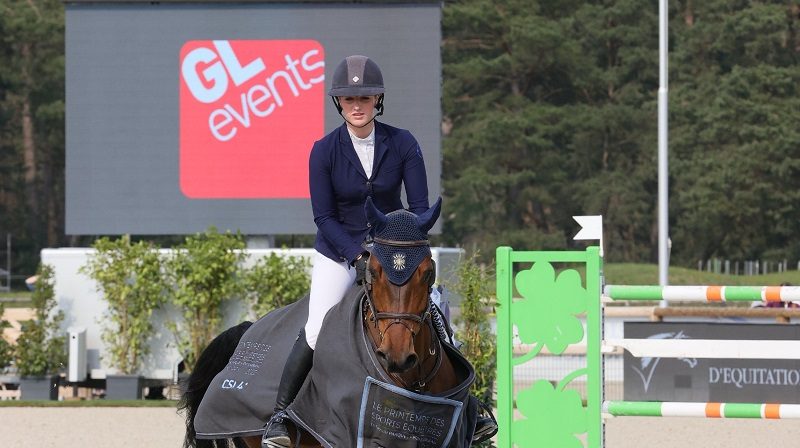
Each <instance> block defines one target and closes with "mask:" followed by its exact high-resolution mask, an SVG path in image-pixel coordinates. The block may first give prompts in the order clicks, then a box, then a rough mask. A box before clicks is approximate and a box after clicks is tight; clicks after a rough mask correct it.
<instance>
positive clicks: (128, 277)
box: [81, 235, 165, 375]
mask: <svg viewBox="0 0 800 448" xmlns="http://www.w3.org/2000/svg"><path fill="white" fill-rule="evenodd" d="M92 247H93V248H94V249H95V250H96V251H97V252H96V253H95V254H94V255H92V256H91V257H90V258H89V261H88V262H87V264H86V265H85V266H82V267H81V272H83V273H86V274H87V275H89V277H91V278H92V279H94V280H95V281H96V282H97V289H98V291H99V292H100V293H101V294H102V295H103V299H104V300H105V301H106V303H107V304H108V308H107V310H106V312H105V313H104V315H103V319H102V320H101V326H102V333H101V337H102V338H103V341H104V342H105V343H106V344H108V345H107V349H108V350H107V351H108V353H109V356H110V358H111V359H110V360H109V361H110V363H111V365H112V366H114V367H116V368H117V369H118V370H119V372H120V373H122V374H124V375H129V374H134V373H138V372H139V370H140V369H141V367H142V362H143V359H144V357H145V356H146V355H147V354H148V353H149V351H150V347H149V344H148V342H149V340H150V337H151V335H152V334H153V324H152V322H151V319H152V317H153V312H154V311H156V310H157V309H159V308H160V307H161V306H162V305H163V304H164V301H165V295H164V281H163V279H162V275H161V260H160V256H159V253H158V248H157V247H155V246H154V245H153V244H152V243H148V242H144V241H139V242H138V243H136V244H131V239H130V236H128V235H125V236H123V237H121V238H119V239H117V240H114V241H112V240H110V239H108V238H105V237H104V238H101V239H99V240H97V241H95V243H94V244H93V245H92Z"/></svg>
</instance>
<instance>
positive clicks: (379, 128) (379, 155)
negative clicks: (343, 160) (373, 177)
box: [339, 121, 389, 179]
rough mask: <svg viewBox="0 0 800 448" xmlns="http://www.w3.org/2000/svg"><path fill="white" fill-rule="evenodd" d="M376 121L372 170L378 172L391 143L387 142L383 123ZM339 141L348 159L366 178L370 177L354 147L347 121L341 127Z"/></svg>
mask: <svg viewBox="0 0 800 448" xmlns="http://www.w3.org/2000/svg"><path fill="white" fill-rule="evenodd" d="M374 123H375V159H374V160H373V161H372V172H373V173H377V172H378V167H380V165H381V162H382V161H383V158H384V156H386V152H387V151H388V149H389V145H388V144H387V143H386V139H387V133H386V129H385V128H384V127H383V125H382V124H381V123H379V122H377V121H375V122H374ZM339 143H340V144H341V145H342V147H343V148H342V149H343V151H342V153H343V154H344V156H345V157H347V160H348V161H350V163H351V164H352V165H353V166H354V167H355V169H356V170H357V171H358V172H359V173H360V174H361V175H362V176H364V179H369V178H370V175H369V174H367V173H366V172H364V167H363V166H361V161H360V160H359V159H358V154H356V149H355V148H354V147H353V141H352V140H351V139H350V133H349V132H348V131H347V123H343V124H342V125H341V126H340V127H339Z"/></svg>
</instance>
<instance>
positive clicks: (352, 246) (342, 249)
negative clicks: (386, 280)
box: [308, 142, 364, 264]
mask: <svg viewBox="0 0 800 448" xmlns="http://www.w3.org/2000/svg"><path fill="white" fill-rule="evenodd" d="M328 154H329V152H328V151H326V148H323V147H322V146H321V144H320V142H317V143H315V144H314V147H313V148H312V149H311V157H310V158H309V162H308V174H309V176H308V180H309V187H310V190H311V210H312V211H313V213H314V222H315V223H316V224H317V228H319V230H320V231H321V232H322V235H323V236H324V237H325V239H327V240H328V241H329V242H330V243H331V244H332V245H333V246H334V248H335V249H336V251H337V252H338V253H339V255H341V256H342V257H344V258H345V259H346V260H347V262H348V264H352V263H353V261H354V260H355V259H356V257H358V256H359V255H360V254H361V253H362V252H363V250H364V249H363V248H362V247H361V244H359V243H358V242H356V241H353V238H352V237H351V236H350V235H349V234H348V233H347V232H346V231H345V230H344V228H343V227H342V226H341V224H339V219H338V211H337V208H336V193H335V192H334V190H333V179H332V177H331V176H332V173H331V163H330V159H329V158H328Z"/></svg>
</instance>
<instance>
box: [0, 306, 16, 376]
mask: <svg viewBox="0 0 800 448" xmlns="http://www.w3.org/2000/svg"><path fill="white" fill-rule="evenodd" d="M3 313H5V306H4V305H3V304H2V303H0V372H3V371H4V370H5V369H6V368H7V367H8V366H10V365H11V362H12V361H14V347H12V346H11V344H9V343H8V341H6V340H5V339H4V338H3V330H5V329H6V328H8V327H10V326H11V324H9V323H8V322H7V321H5V320H3Z"/></svg>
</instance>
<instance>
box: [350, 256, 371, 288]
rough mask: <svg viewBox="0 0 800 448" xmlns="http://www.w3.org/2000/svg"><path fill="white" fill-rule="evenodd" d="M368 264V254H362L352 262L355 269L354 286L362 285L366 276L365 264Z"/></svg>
mask: <svg viewBox="0 0 800 448" xmlns="http://www.w3.org/2000/svg"><path fill="white" fill-rule="evenodd" d="M368 262H369V252H362V253H361V254H360V255H359V256H358V257H356V259H355V260H354V261H353V267H355V268H356V284H358V285H363V284H364V280H365V279H366V276H367V263H368Z"/></svg>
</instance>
